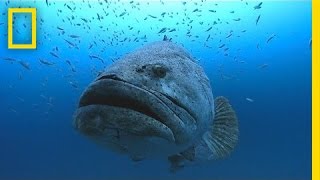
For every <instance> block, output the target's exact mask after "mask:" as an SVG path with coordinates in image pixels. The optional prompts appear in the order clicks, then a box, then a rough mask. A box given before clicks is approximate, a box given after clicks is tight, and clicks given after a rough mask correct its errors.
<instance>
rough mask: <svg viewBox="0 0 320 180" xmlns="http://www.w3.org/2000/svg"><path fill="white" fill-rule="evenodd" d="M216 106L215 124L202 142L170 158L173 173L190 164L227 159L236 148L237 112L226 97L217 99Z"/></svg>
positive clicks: (237, 131)
mask: <svg viewBox="0 0 320 180" xmlns="http://www.w3.org/2000/svg"><path fill="white" fill-rule="evenodd" d="M214 104H215V117H214V120H213V124H211V126H210V128H209V130H208V131H207V132H205V133H204V135H203V136H202V139H201V140H200V142H199V143H197V144H196V145H195V146H191V147H190V148H188V149H187V150H185V151H183V152H181V153H179V154H175V155H172V156H169V157H168V160H169V162H170V165H171V166H170V171H171V172H176V171H178V170H180V169H182V168H183V167H185V166H186V165H187V164H189V163H191V164H192V163H197V162H201V161H208V160H215V159H220V158H223V157H226V156H228V155H229V154H230V153H231V152H232V150H233V149H234V147H235V146H236V144H237V142H238V136H239V128H238V120H237V116H236V113H235V111H234V110H233V108H232V107H231V105H230V104H229V101H228V100H227V99H226V98H225V97H221V96H220V97H217V98H216V99H215V101H214Z"/></svg>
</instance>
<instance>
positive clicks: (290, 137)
mask: <svg viewBox="0 0 320 180" xmlns="http://www.w3.org/2000/svg"><path fill="white" fill-rule="evenodd" d="M262 2H263V3H262V4H261V3H260V1H244V0H243V1H242V0H237V1H208V0H207V1H205V0H202V1H171V0H170V1H165V0H163V1H110V0H99V1H88V0H83V1H82V0H81V1H75V0H74V1H54V0H47V1H37V0H34V1H19V0H13V1H12V0H4V1H1V2H0V13H1V14H0V78H1V80H0V179H4V180H13V179H24V180H26V179H33V180H35V179H39V180H40V179H42V180H44V179H150V178H152V179H291V180H294V179H311V1H262ZM9 7H36V8H37V49H36V50H9V49H8V45H7V39H8V31H7V27H8V22H7V21H8V8H9ZM13 17H14V24H13V31H14V32H13V41H14V43H30V42H31V25H30V24H31V16H30V14H14V16H13ZM164 35H167V36H168V37H169V38H172V40H173V42H176V43H177V44H180V45H182V46H184V47H185V48H186V49H187V50H188V51H189V52H190V53H191V54H192V55H193V56H194V57H195V58H196V59H197V61H198V62H199V64H201V65H202V67H203V68H204V70H205V72H206V74H207V75H208V77H209V79H210V81H211V86H212V88H213V95H214V96H220V95H223V96H225V97H227V98H228V99H229V100H230V103H231V104H232V105H233V108H234V109H235V111H236V112H237V116H238V119H239V129H240V137H239V142H238V145H237V147H236V149H235V151H234V152H233V153H232V154H231V155H230V156H229V157H228V158H226V159H223V160H217V161H213V162H210V163H206V164H202V165H197V166H189V167H185V168H184V169H182V170H180V171H178V172H177V173H175V174H172V173H169V170H168V168H169V164H168V163H167V162H166V160H144V161H141V162H132V161H131V160H130V159H129V158H128V157H127V156H125V155H118V154H115V153H113V152H110V151H109V150H107V149H104V148H102V147H100V146H98V145H96V144H94V143H93V142H91V141H89V140H88V139H87V138H85V137H83V136H81V135H80V134H79V133H78V132H76V131H75V130H74V129H73V127H72V117H73V113H74V111H75V109H76V107H77V103H78V100H79V97H80V95H81V93H82V91H83V90H84V88H85V87H86V86H87V85H88V84H89V83H90V82H91V81H92V80H93V79H94V78H95V77H96V76H97V75H98V74H99V72H101V71H102V70H103V69H104V68H105V67H107V66H109V65H110V64H112V62H113V61H117V59H118V58H120V57H122V56H123V55H125V54H126V53H128V52H130V51H132V50H134V49H137V48H139V47H141V46H142V45H144V44H147V43H150V42H153V41H159V40H162V38H163V36H164Z"/></svg>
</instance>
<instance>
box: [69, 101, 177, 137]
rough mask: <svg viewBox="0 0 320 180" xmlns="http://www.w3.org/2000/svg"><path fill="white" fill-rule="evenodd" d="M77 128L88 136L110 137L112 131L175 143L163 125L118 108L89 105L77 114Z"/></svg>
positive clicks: (150, 118) (170, 132)
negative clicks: (152, 137) (153, 137)
mask: <svg viewBox="0 0 320 180" xmlns="http://www.w3.org/2000/svg"><path fill="white" fill-rule="evenodd" d="M74 123H75V124H74V125H75V127H76V128H77V129H78V130H80V132H82V133H84V134H85V135H87V136H91V137H98V136H104V135H109V134H110V133H109V132H108V131H110V129H114V130H117V131H124V132H127V133H130V134H132V135H137V136H155V137H161V138H163V139H166V140H168V141H169V142H172V143H174V142H175V139H174V135H173V133H172V131H171V130H170V129H169V128H168V127H167V126H166V125H164V124H163V123H161V122H159V121H158V120H156V119H154V118H152V117H149V116H147V115H145V114H142V113H140V112H137V111H134V110H131V109H127V108H123V107H117V106H109V105H87V106H83V107H80V108H79V109H78V110H77V111H76V114H75V122H74Z"/></svg>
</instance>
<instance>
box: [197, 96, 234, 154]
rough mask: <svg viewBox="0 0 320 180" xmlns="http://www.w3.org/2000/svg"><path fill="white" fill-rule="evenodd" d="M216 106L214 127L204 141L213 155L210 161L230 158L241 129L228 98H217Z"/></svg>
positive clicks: (204, 137)
mask: <svg viewBox="0 0 320 180" xmlns="http://www.w3.org/2000/svg"><path fill="white" fill-rule="evenodd" d="M214 104H215V117H214V121H213V125H212V127H211V128H210V130H209V131H207V132H206V133H205V134H204V136H203V137H202V139H203V141H204V143H205V144H206V145H207V147H208V148H209V149H210V151H211V153H212V154H211V156H210V159H220V158H224V157H226V156H228V155H229V154H230V153H231V152H232V151H233V149H234V148H235V146H236V144H237V142H238V137H239V127H238V119H237V116H236V113H235V111H234V110H233V108H232V106H231V105H230V104H229V101H228V99H227V98H225V97H222V96H220V97H217V98H216V99H215V101H214Z"/></svg>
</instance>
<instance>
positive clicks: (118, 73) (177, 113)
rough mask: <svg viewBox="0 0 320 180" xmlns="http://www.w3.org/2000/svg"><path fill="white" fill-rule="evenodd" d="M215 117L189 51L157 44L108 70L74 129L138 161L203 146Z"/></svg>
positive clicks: (89, 92)
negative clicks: (199, 144) (204, 138)
mask: <svg viewBox="0 0 320 180" xmlns="http://www.w3.org/2000/svg"><path fill="white" fill-rule="evenodd" d="M213 118H214V100H213V95H212V90H211V87H210V83H209V80H208V78H207V76H206V75H205V73H204V71H203V69H202V68H201V67H200V66H199V65H198V64H197V63H196V62H195V60H194V59H193V58H192V57H191V56H190V55H189V54H188V53H187V51H186V50H185V49H183V48H182V47H180V46H178V45H176V44H175V43H172V42H168V41H160V42H154V43H152V44H149V45H146V46H144V47H142V48H141V49H138V50H136V51H134V52H131V53H129V54H127V55H126V56H125V57H123V58H122V59H120V60H118V61H116V62H115V63H114V64H112V65H111V66H110V67H108V68H107V69H106V70H105V71H104V72H103V73H102V74H101V75H100V76H99V77H98V78H97V79H96V80H95V81H94V82H93V83H91V84H90V86H89V87H88V88H87V89H86V90H85V92H84V93H83V94H82V96H81V99H80V103H79V108H78V110H77V112H76V113H75V118H74V126H75V128H76V129H78V130H79V131H80V132H81V133H82V134H84V135H86V136H89V137H90V138H92V139H94V140H95V141H97V142H98V143H100V144H105V145H107V147H108V148H111V149H112V150H115V151H117V152H122V153H126V154H128V155H129V156H130V157H131V158H132V159H133V160H140V159H142V158H146V157H149V156H154V155H161V156H162V155H163V156H166V157H168V156H170V155H173V154H176V153H179V152H181V151H184V150H186V149H187V148H189V147H190V146H192V145H194V144H197V143H198V142H199V141H200V139H201V136H202V135H203V134H204V133H205V132H206V131H207V130H208V127H209V125H210V124H212V121H213Z"/></svg>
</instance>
